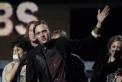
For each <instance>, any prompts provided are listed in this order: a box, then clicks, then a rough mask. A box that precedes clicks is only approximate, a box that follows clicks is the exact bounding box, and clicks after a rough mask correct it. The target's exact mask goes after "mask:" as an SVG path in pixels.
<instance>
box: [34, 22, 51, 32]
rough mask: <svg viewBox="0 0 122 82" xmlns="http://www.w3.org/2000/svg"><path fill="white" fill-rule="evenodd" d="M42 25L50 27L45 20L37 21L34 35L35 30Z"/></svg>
mask: <svg viewBox="0 0 122 82" xmlns="http://www.w3.org/2000/svg"><path fill="white" fill-rule="evenodd" d="M40 24H43V25H46V26H48V24H47V22H46V21H45V20H40V21H37V22H36V24H35V26H34V28H33V32H34V34H35V29H36V27H37V26H38V25H40ZM48 29H49V28H48Z"/></svg>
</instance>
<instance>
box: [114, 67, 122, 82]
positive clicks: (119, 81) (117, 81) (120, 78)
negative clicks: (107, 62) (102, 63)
mask: <svg viewBox="0 0 122 82" xmlns="http://www.w3.org/2000/svg"><path fill="white" fill-rule="evenodd" d="M114 82H122V68H121V69H118V70H117V71H116V72H115V77H114Z"/></svg>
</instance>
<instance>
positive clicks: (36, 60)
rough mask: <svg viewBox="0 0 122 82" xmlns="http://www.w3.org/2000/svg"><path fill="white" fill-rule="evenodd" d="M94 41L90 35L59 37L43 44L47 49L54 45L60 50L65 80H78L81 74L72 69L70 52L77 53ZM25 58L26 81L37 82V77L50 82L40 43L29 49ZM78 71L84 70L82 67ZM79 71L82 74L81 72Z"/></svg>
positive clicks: (74, 81) (71, 81) (42, 81)
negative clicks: (73, 39) (84, 36)
mask: <svg viewBox="0 0 122 82" xmlns="http://www.w3.org/2000/svg"><path fill="white" fill-rule="evenodd" d="M95 42H96V39H95V38H94V37H92V36H91V35H90V36H89V37H87V38H85V39H82V40H75V41H71V40H68V39H66V38H64V37H61V38H59V39H55V40H50V41H49V42H48V43H46V44H45V46H46V47H47V49H48V48H54V47H55V48H56V49H57V50H58V51H59V52H60V55H61V57H62V58H63V61H64V65H65V73H66V81H67V82H79V80H81V78H82V75H81V77H80V75H79V74H77V73H78V72H75V69H73V65H75V64H76V61H75V62H74V64H71V62H72V57H71V53H76V54H79V53H78V52H79V51H81V50H83V49H84V47H86V46H88V47H89V46H90V45H91V44H92V45H94V43H95ZM79 55H81V54H79ZM27 60H28V62H27V82H37V77H38V78H39V80H40V81H39V82H51V77H50V74H49V70H48V67H47V63H46V62H45V57H44V56H43V50H42V45H39V46H38V47H36V48H34V49H33V50H31V51H30V52H29V53H28V57H27ZM79 67H80V66H79ZM81 67H82V66H81ZM77 71H78V70H77ZM79 71H82V72H84V67H82V68H81V70H79ZM74 73H76V74H74ZM79 73H80V74H84V73H81V72H79Z"/></svg>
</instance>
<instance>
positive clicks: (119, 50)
mask: <svg viewBox="0 0 122 82" xmlns="http://www.w3.org/2000/svg"><path fill="white" fill-rule="evenodd" d="M107 48H108V53H107V55H100V56H99V57H98V59H97V61H96V62H95V65H94V67H93V70H94V71H93V76H92V78H91V82H106V81H108V80H109V79H107V77H108V78H109V75H110V76H111V74H113V73H115V71H116V70H117V69H118V68H122V36H121V35H116V36H113V37H112V38H111V39H110V40H109V42H108V45H107Z"/></svg>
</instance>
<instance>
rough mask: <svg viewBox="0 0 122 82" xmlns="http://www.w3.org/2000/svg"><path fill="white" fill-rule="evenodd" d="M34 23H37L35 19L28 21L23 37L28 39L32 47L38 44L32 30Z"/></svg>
mask: <svg viewBox="0 0 122 82" xmlns="http://www.w3.org/2000/svg"><path fill="white" fill-rule="evenodd" d="M36 23H37V21H31V22H30V23H28V25H27V31H26V34H25V38H27V39H28V40H29V41H30V43H31V45H32V46H33V47H36V46H38V41H37V40H36V38H35V35H34V30H33V28H34V27H35V24H36Z"/></svg>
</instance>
